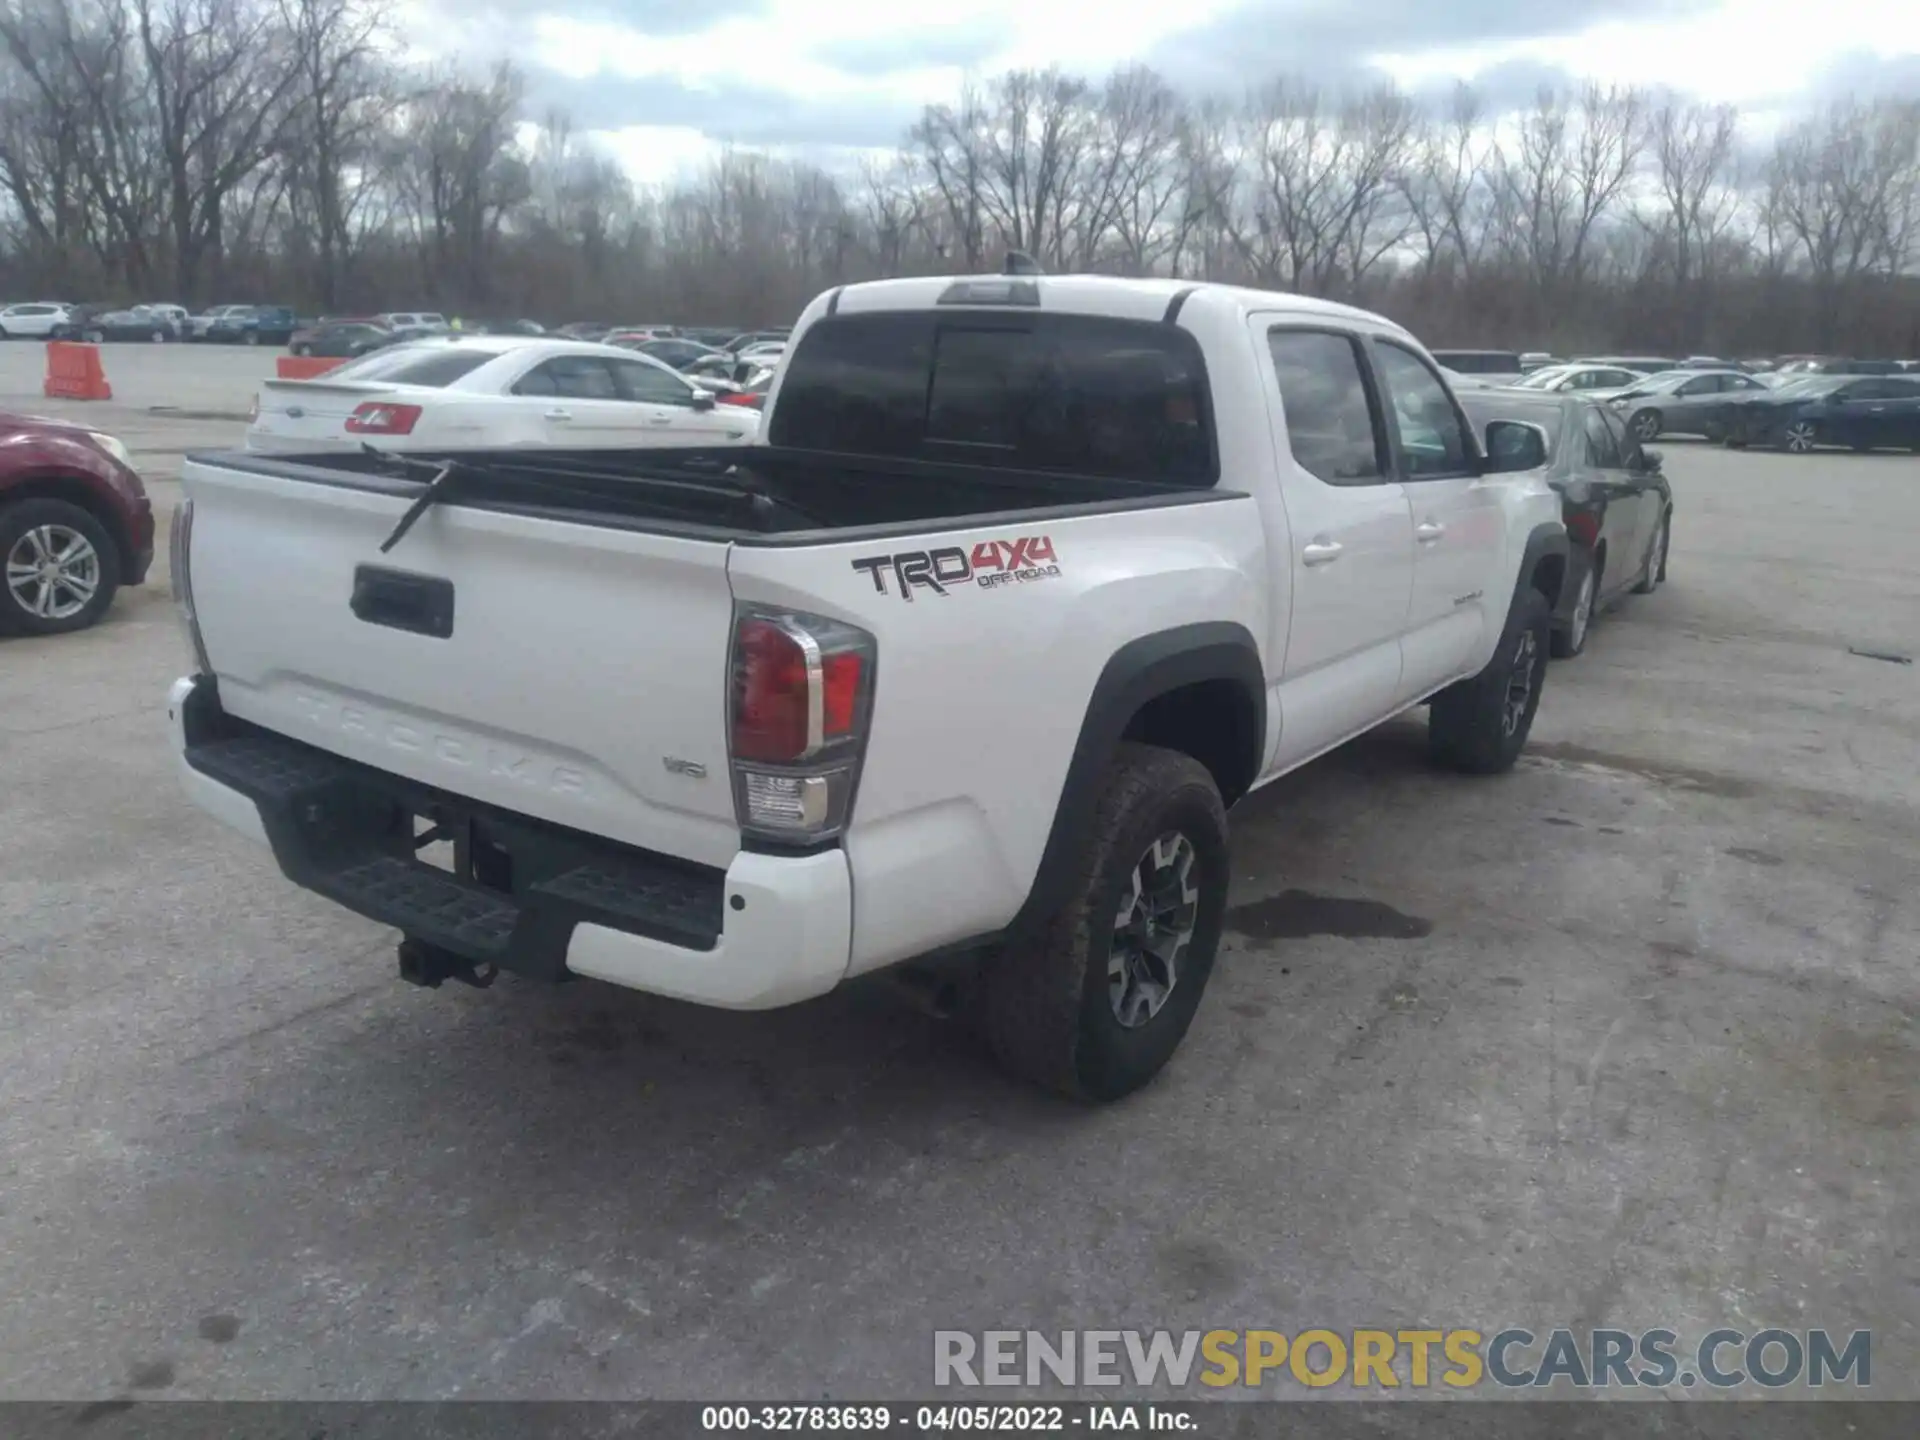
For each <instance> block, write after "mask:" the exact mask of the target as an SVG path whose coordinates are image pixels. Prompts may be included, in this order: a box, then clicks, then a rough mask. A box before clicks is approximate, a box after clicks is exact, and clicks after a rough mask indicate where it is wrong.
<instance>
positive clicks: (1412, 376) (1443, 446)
mask: <svg viewBox="0 0 1920 1440" xmlns="http://www.w3.org/2000/svg"><path fill="white" fill-rule="evenodd" d="M1374 354H1375V355H1376V356H1378V357H1379V364H1380V377H1381V379H1382V380H1383V381H1384V382H1385V383H1386V387H1387V396H1388V398H1389V399H1390V400H1391V401H1392V404H1393V414H1394V419H1395V421H1396V422H1397V423H1398V425H1399V427H1400V453H1401V457H1402V460H1403V463H1404V464H1405V465H1406V473H1407V478H1408V479H1409V480H1422V479H1434V478H1437V477H1440V476H1447V475H1465V474H1469V473H1471V471H1472V469H1473V462H1472V456H1473V454H1474V449H1473V447H1472V446H1471V445H1469V444H1468V442H1467V432H1466V427H1465V426H1463V425H1462V424H1461V423H1460V414H1459V412H1458V411H1457V410H1455V409H1454V408H1453V400H1452V398H1451V397H1450V396H1449V395H1448V393H1447V387H1446V386H1444V385H1442V384H1441V383H1440V377H1439V376H1438V375H1435V374H1434V373H1433V371H1432V370H1431V369H1429V368H1428V367H1427V363H1426V361H1424V360H1422V359H1421V358H1420V357H1419V356H1417V355H1415V354H1414V353H1413V352H1412V351H1411V350H1404V349H1402V348H1401V347H1400V346H1398V345H1395V344H1392V343H1390V342H1387V341H1382V342H1380V343H1379V344H1377V345H1376V346H1375V347H1374Z"/></svg>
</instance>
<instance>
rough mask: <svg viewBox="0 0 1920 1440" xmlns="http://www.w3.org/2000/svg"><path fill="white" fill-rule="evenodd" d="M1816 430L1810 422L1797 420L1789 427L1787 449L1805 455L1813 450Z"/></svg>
mask: <svg viewBox="0 0 1920 1440" xmlns="http://www.w3.org/2000/svg"><path fill="white" fill-rule="evenodd" d="M1813 441H1814V428H1813V422H1812V421H1810V420H1796V421H1794V422H1793V424H1791V425H1789V426H1788V427H1787V449H1788V450H1790V451H1792V452H1793V453H1794V454H1795V455H1804V454H1806V453H1807V452H1808V451H1809V450H1811V449H1813Z"/></svg>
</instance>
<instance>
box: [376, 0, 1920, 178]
mask: <svg viewBox="0 0 1920 1440" xmlns="http://www.w3.org/2000/svg"><path fill="white" fill-rule="evenodd" d="M923 14H924V15H928V16H931V15H935V14H937V15H939V16H940V17H941V18H938V19H932V18H921V19H916V18H911V9H910V7H907V6H903V5H900V4H898V3H889V4H877V3H874V0H839V3H837V4H836V3H833V0H414V4H413V5H412V7H411V8H410V9H409V10H408V11H407V12H406V16H407V19H406V24H405V38H406V40H407V43H408V48H409V49H410V50H412V51H413V52H415V53H416V54H417V55H420V56H422V57H428V56H443V57H449V58H451V57H453V56H455V55H457V56H458V57H459V58H460V59H462V60H463V61H466V62H470V63H479V62H483V61H486V60H488V59H491V58H494V57H497V56H502V55H506V56H511V57H513V58H514V59H515V60H516V61H518V62H519V63H520V64H521V65H522V66H524V67H525V69H526V70H527V73H528V75H529V77H530V80H531V82H532V86H533V98H534V103H535V106H536V107H537V108H538V107H542V106H544V105H546V104H549V103H551V104H554V105H558V106H560V107H562V108H564V109H566V110H567V111H568V112H570V113H571V114H572V116H573V117H574V121H575V123H576V125H577V126H578V127H579V128H580V129H583V130H586V131H588V132H590V133H592V134H594V136H595V137H596V138H597V139H598V140H600V141H601V143H603V144H605V145H606V146H607V147H608V148H609V149H610V150H611V151H612V152H613V153H615V154H616V155H618V156H619V157H620V158H621V159H622V160H623V161H624V162H625V163H626V164H627V166H628V167H629V168H630V169H631V170H632V171H633V172H634V174H635V176H636V178H638V179H641V180H661V179H667V178H670V177H672V176H673V175H674V174H676V173H678V172H679V171H681V170H682V169H683V168H685V167H687V166H689V165H691V164H695V163H697V162H698V161H700V160H701V159H703V158H705V156H706V155H707V154H709V153H711V151H712V150H713V149H714V148H715V147H717V146H718V145H721V144H724V143H728V142H731V143H734V144H738V145H747V146H755V147H763V146H764V147H774V148H778V149H781V150H784V151H789V152H792V153H799V154H806V155H810V156H816V157H825V158H831V157H832V155H833V154H834V153H836V152H839V153H841V154H857V153H858V152H859V151H861V150H866V149H874V150H878V149H883V148H886V147H890V146H892V145H894V144H895V143H896V142H897V141H898V140H899V138H900V135H901V132H902V131H903V130H904V129H905V128H906V126H907V125H908V124H909V123H911V121H912V120H913V118H914V117H915V116H916V115H917V114H918V113H919V110H920V108H921V106H923V105H925V104H927V103H929V102H934V101H942V100H948V99H951V98H952V97H953V96H954V95H955V94H956V93H957V92H958V90H959V89H960V87H961V85H962V84H963V83H964V81H965V80H966V79H967V78H968V77H989V76H992V75H994V74H996V73H998V72H999V71H1002V70H1005V69H1008V68H1010V67H1013V66H1027V65H1031V66H1041V67H1044V66H1047V65H1053V64H1058V65H1060V66H1062V67H1063V68H1066V69H1069V70H1071V71H1074V72H1075V73H1079V74H1084V75H1088V76H1098V75H1102V74H1105V73H1107V72H1108V71H1110V70H1112V69H1113V68H1115V67H1116V66H1119V65H1123V64H1127V63H1131V62H1134V61H1143V62H1145V63H1147V64H1149V65H1152V66H1154V67H1155V68H1156V69H1158V70H1160V71H1161V72H1162V73H1163V74H1165V75H1166V76H1168V77H1169V78H1170V79H1171V80H1173V81H1174V82H1175V83H1176V84H1178V85H1180V86H1182V87H1183V88H1186V89H1189V90H1192V91H1202V90H1217V91H1224V92H1228V93H1238V92H1239V91H1241V90H1242V89H1244V88H1245V87H1246V86H1248V85H1250V84H1254V83H1258V82H1260V81H1262V80H1265V79H1269V78H1271V77H1273V76H1275V75H1278V74H1282V73H1285V74H1292V75H1304V76H1309V77H1314V78H1318V79H1321V80H1324V81H1327V82H1332V83H1338V82H1341V81H1345V80H1349V79H1353V78H1357V77H1362V76H1366V75H1369V74H1371V75H1387V76H1391V77H1392V78H1394V79H1395V80H1397V81H1399V82H1400V83H1401V84H1403V85H1405V86H1407V87H1408V88H1411V89H1415V90H1425V89H1428V88H1435V89H1439V88H1444V87H1446V86H1448V85H1450V84H1451V83H1452V82H1453V80H1454V79H1456V78H1463V79H1469V80H1473V81H1474V82H1475V83H1476V84H1477V85H1479V86H1480V87H1482V88H1483V89H1484V90H1485V91H1487V92H1488V94H1489V95H1490V96H1492V97H1493V98H1494V99H1495V100H1496V101H1498V102H1502V103H1519V102H1520V101H1521V100H1523V99H1524V98H1525V97H1528V96H1530V95H1531V94H1532V93H1533V91H1534V89H1535V88H1536V87H1537V86H1538V85H1539V84H1540V83H1541V82H1543V81H1551V80H1556V79H1565V78H1568V77H1573V76H1578V77H1588V76H1591V77H1595V78H1598V79H1601V80H1605V81H1623V82H1633V83H1638V84H1647V85H1665V86H1672V87H1673V88H1675V89H1676V90H1680V91H1683V92H1687V93H1691V94H1695V95H1698V96H1700V97H1701V98H1703V99H1707V100H1713V101H1732V102H1737V103H1739V104H1740V105H1742V106H1743V107H1745V108H1746V109H1747V110H1749V111H1750V112H1753V113H1754V114H1755V116H1756V118H1757V119H1759V120H1760V121H1761V123H1763V124H1765V123H1772V122H1775V121H1777V120H1778V119H1780V118H1782V117H1784V116H1788V115H1791V114H1792V113H1794V112H1796V111H1799V110H1803V109H1805V108H1807V107H1808V106H1811V105H1817V104H1819V103H1822V102H1823V101H1824V100H1827V99H1831V98H1834V97H1836V96H1841V95H1860V94H1868V93H1898V94H1905V95H1910V96H1913V97H1915V98H1920V0H1180V3H1177V4H1169V3H1167V0H945V3H944V4H941V5H938V6H929V7H928V9H927V10H926V11H925V12H923Z"/></svg>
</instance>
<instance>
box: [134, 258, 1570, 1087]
mask: <svg viewBox="0 0 1920 1440" xmlns="http://www.w3.org/2000/svg"><path fill="white" fill-rule="evenodd" d="M1544 454H1545V437H1544V435H1543V434H1542V433H1541V432H1539V431H1538V430H1536V429H1534V428H1533V427H1530V426H1526V425H1521V424H1517V423H1511V422H1495V423H1494V425H1492V426H1491V427H1489V434H1488V435H1487V436H1486V437H1485V438H1484V440H1483V439H1482V437H1480V436H1477V435H1476V434H1475V433H1474V430H1473V427H1472V426H1471V425H1470V424H1469V423H1468V421H1467V420H1466V418H1465V416H1464V414H1463V412H1462V410H1461V407H1460V406H1459V404H1458V403H1457V401H1456V400H1455V398H1454V396H1453V394H1452V393H1451V392H1450V391H1449V390H1448V388H1447V386H1446V384H1445V383H1444V382H1443V381H1442V379H1441V378H1440V377H1439V375H1438V374H1437V373H1436V369H1435V366H1434V365H1433V362H1432V360H1431V359H1430V358H1429V356H1428V355H1427V354H1426V352H1425V351H1424V350H1423V349H1422V348H1421V347H1420V345H1419V344H1418V343H1417V342H1415V341H1414V339H1413V338H1412V337H1411V336H1409V335H1408V334H1407V333H1406V332H1405V331H1404V330H1401V329H1400V328H1399V327H1397V326H1395V325H1393V324H1391V323H1390V322H1388V321H1386V320H1383V319H1381V318H1379V317H1378V316H1375V315H1370V314H1366V313H1364V312H1361V311H1358V310H1353V309H1348V308H1345V307H1342V306H1338V305H1332V304H1327V303H1322V302H1317V301H1313V300H1307V299H1301V298H1299V297H1296V296H1291V295H1282V294H1269V293H1263V292H1258V291H1251V290H1240V289H1232V288H1227V287H1222V286H1214V285H1192V284H1183V283H1179V282H1175V281H1163V280H1117V279H1103V278H1095V277H1068V276H1062V277H1046V276H1026V275H1021V276H1008V277H1001V278H985V277H983V278H977V279H959V280H954V279H940V278H933V279H909V280H892V281H882V282H876V283H872V284H864V285H849V286H846V287H843V288H841V289H837V290H834V291H832V292H831V293H829V294H826V295H823V296H821V297H820V298H819V299H817V300H816V301H814V303H813V304H812V305H810V306H809V307H808V309H807V311H806V313H805V314H804V315H803V316H802V317H801V321H800V324H799V326H798V327H797V330H796V338H795V342H794V345H793V348H792V349H791V351H790V352H789V354H788V356H787V359H786V361H785V365H784V368H783V370H782V371H781V373H780V375H779V378H778V379H777V380H776V382H775V385H774V388H773V392H772V395H771V396H770V398H769V402H768V407H767V417H766V423H765V425H764V426H763V428H762V431H761V440H760V442H759V443H757V444H756V445H754V446H752V447H749V448H746V449H734V450H730V451H709V452H692V451H687V452H668V451H659V450H654V451H647V452H633V453H609V452H605V451H602V452H597V453H593V454H588V453H584V452H538V453H535V452H528V451H513V452H507V451H495V452H485V453H467V454H461V455H454V456H432V457H426V460H427V463H425V464H423V463H422V457H413V458H411V459H409V460H404V461H403V460H396V459H394V458H393V457H390V456H387V457H383V456H377V455H365V456H354V455H344V456H342V455H332V456H316V457H311V458H301V457H295V456H267V455H254V454H247V455H238V454H219V455H199V456H195V457H193V458H191V459H190V460H189V461H188V463H187V464H186V467H185V470H184V476H183V478H184V486H185V495H186V498H185V500H184V501H183V502H182V506H181V510H180V513H179V514H178V515H177V516H176V519H175V524H174V532H173V534H174V557H173V568H174V576H175V585H176V594H177V596H178V598H179V601H180V604H181V610H182V615H183V618H184V619H185V621H186V624H187V627H188V632H189V635H190V637H191V641H192V645H193V651H194V655H195V659H196V662H197V671H196V673H195V674H193V675H192V676H190V677H187V678H184V679H182V680H180V681H178V682H177V683H176V684H175V685H174V687H173V690H172V693H171V695H170V697H169V713H170V716H171V721H172V735H173V743H174V744H175V746H176V747H177V748H178V751H179V756H180V775H181V777H182V780H183V781H184V783H185V786H186V788H187V790H188V792H189V794H190V795H191V796H192V797H193V798H194V800H196V801H197V802H198V803H199V804H200V805H202V806H203V807H205V808H206V809H207V810H208V811H210V812H211V813H212V814H213V815H215V816H217V817H218V818H219V819H221V820H223V821H225V822H226V823H228V824H230V825H232V826H233V827H235V828H236V829H239V830H241V831H243V832H245V833H247V834H249V835H251V836H253V837H255V838H257V839H259V840H261V841H264V842H265V843H266V844H268V845H269V846H271V848H272V851H273V854H274V857H275V859H276V860H277V862H278V863H279V865H280V867H281V869H282V870H283V871H284V872H285V873H286V874H287V876H288V877H290V878H291V879H292V880H294V881H295V882H297V883H299V884H301V885H305V886H308V887H310V888H311V889H313V890H315V891H318V892H319V893H321V894H322V895H326V896H329V897H331V898H332V899H334V900H336V901H338V902H339V903H340V904H342V905H344V906H346V907H348V908H349V909H352V910H355V911H358V912H359V913H361V914H363V915H367V916H371V917H373V918H374V919H377V920H380V921H383V922H385V923H387V924H390V925H392V926H394V927H396V928H397V929H398V930H400V931H401V932H403V935H404V939H403V940H402V941H401V944H400V969H401V973H402V975H403V976H404V977H405V978H407V979H410V980H413V981H415V982H416V983H423V984H438V983H440V982H441V981H442V980H445V979H449V978H452V979H459V980H465V981H468V982H469V983H486V982H489V981H490V980H491V978H492V977H493V975H494V974H496V973H497V972H498V971H499V970H501V969H505V970H510V971H515V972H519V973H520V974H522V975H526V976H532V977H539V978H546V979H562V978H570V977H575V976H588V977H592V978H594V979H598V980H603V981H608V982H611V983H613V984H616V985H623V986H629V987H632V988H634V989H638V990H643V991H650V992H655V993H658V994H662V995H669V996H675V997H679V998H681V999H684V1000H690V1001H695V1002H699V1003H703V1004H708V1005H716V1006H727V1007H735V1008H743V1009H751V1008H762V1007H771V1006H778V1005H787V1004H792V1003H794V1002H796V1001H801V1000H806V999H808V998H810V997H812V996H817V995H820V994H823V993H825V992H826V991H829V990H831V989H833V988H834V987H835V986H837V985H839V984H841V983H842V982H843V981H846V980H849V979H851V978H852V977H854V976H859V975H863V974H867V973H869V972H875V971H881V970H885V969H889V968H891V967H906V968H905V971H904V973H905V974H907V975H910V976H916V977H922V984H923V986H924V985H925V984H928V983H931V984H934V985H936V986H937V988H938V989H939V991H940V993H942V994H946V993H949V986H950V980H949V978H948V977H949V976H950V975H951V974H954V973H959V970H960V968H961V967H964V972H965V973H966V974H967V976H968V977H969V979H970V982H971V983H970V984H969V986H968V988H967V991H966V994H967V999H968V1008H969V1010H970V1011H971V1012H972V1013H973V1014H975V1015H976V1016H977V1017H978V1020H979V1023H980V1024H981V1026H982V1028H983V1030H984V1033H985V1034H986V1036H987V1039H988V1041H989V1043H990V1045H991V1047H992V1048H993V1050H994V1051H995V1053H996V1054H997V1055H998V1056H999V1057H1000V1058H1001V1060H1002V1061H1003V1062H1004V1063H1005V1064H1007V1065H1008V1066H1009V1067H1010V1068H1012V1069H1013V1070H1015V1071H1016V1072H1018V1073H1020V1074H1022V1075H1025V1076H1027V1077H1029V1078H1031V1079H1033V1080H1035V1081H1037V1082H1039V1083H1041V1084H1044V1085H1048V1086H1051V1087H1053V1088H1056V1089H1058V1090H1061V1091H1064V1092H1067V1093H1069V1094H1074V1095H1078V1096H1082V1097H1086V1098H1091V1099H1099V1100H1105V1099H1112V1098H1115V1097H1117V1096H1120V1095H1123V1094H1125V1093H1126V1092H1128V1091H1130V1090H1132V1089H1133V1088H1135V1087H1136V1086H1138V1085H1140V1084H1142V1083H1143V1082H1145V1081H1146V1080H1147V1079H1148V1078H1150V1077H1151V1076H1152V1075H1153V1074H1154V1073H1155V1072H1156V1071H1158V1070H1159V1068H1160V1067H1161V1066H1162V1065H1163V1064H1164V1063H1165V1062H1166V1061H1167V1059H1168V1057H1169V1056H1170V1055H1171V1054H1172V1053H1173V1051H1174V1049H1175V1047H1176V1046H1177V1045H1178V1044H1179V1042H1180V1039H1181V1037H1182V1036H1183V1034H1184V1033H1185V1031H1186V1029H1187V1026H1188V1023H1189V1022H1190V1021H1191V1019H1192V1018H1193V1015H1194V1011H1195V1009H1196V1007H1197V1006H1198V1004H1199V1001H1200V996H1201V992H1202V990H1203V989H1204V987H1205V985H1206V983H1207V978H1208V974H1209V971H1210V969H1211V967H1212V964H1213V960H1214V954H1215V950H1216V947H1217V946H1218V943H1219V939H1220V931H1221V924H1222V915H1223V911H1224V908H1225V903H1226V896H1227V883H1228V874H1229V866H1228V853H1227V846H1228V835H1227V824H1226V807H1227V806H1230V805H1232V804H1233V803H1234V802H1235V801H1236V800H1238V799H1239V798H1240V797H1241V796H1243V795H1245V794H1246V793H1247V792H1248V791H1250V790H1252V789H1254V788H1255V787H1257V786H1259V785H1262V784H1265V783H1266V782H1268V781H1270V780H1273V779H1274V778H1276V777H1277V776H1280V775H1283V774H1285V773H1286V772H1287V771H1289V770H1292V769H1293V768H1295V767H1296V766H1299V765H1303V764H1305V763H1306V762H1308V761H1309V760H1312V759H1313V758H1314V757H1315V756H1317V755H1320V754H1321V753H1323V752H1324V751H1326V750H1328V749H1331V748H1332V747H1334V746H1336V745H1338V744H1340V743H1341V742H1342V741H1344V740H1346V739H1347V738H1349V737H1350V736H1353V735H1355V734H1358V733H1359V732H1361V731H1364V730H1366V729H1368V728H1369V727H1371V726H1373V725H1377V724H1379V723H1380V722H1381V721H1383V720H1386V719H1388V718H1389V717H1391V716H1394V715H1397V714H1399V713H1401V712H1403V711H1406V710H1409V709H1411V708H1413V707H1416V706H1419V705H1421V704H1423V703H1424V704H1426V705H1427V706H1428V709H1429V722H1428V723H1429V727H1430V732H1431V737H1432V748H1433V751H1434V754H1435V756H1436V758H1437V759H1438V760H1439V761H1441V762H1442V763H1445V764H1447V765H1451V766H1454V767H1457V768H1460V769H1463V770H1468V771H1476V772H1482V773H1490V772H1495V771H1500V770H1503V769H1505V768H1507V767H1508V766H1510V765H1511V764H1512V763H1513V761H1514V759H1515V757H1516V756H1517V754H1518V753H1519V751H1520V749H1521V747H1522V746H1523V745H1524V744H1525V741H1526V737H1527V732H1528V729H1529V726H1530V725H1531V723H1532V720H1533V715H1534V711H1535V707H1536V706H1537V705H1538V704H1539V700H1540V692H1541V684H1542V679H1543V676H1544V673H1545V667H1546V658H1547V646H1548V629H1549V615H1550V611H1551V609H1552V607H1553V606H1554V605H1555V604H1556V603H1557V601H1558V600H1559V597H1560V591H1561V586H1562V581H1563V578H1564V576H1565V573H1566V564H1567V541H1566V538H1565V534H1564V531H1563V529H1562V526H1561V523H1560V512H1561V505H1560V500H1559V497H1558V496H1557V495H1556V494H1555V493H1554V492H1553V491H1552V490H1551V489H1550V488H1549V487H1548V486H1547V485H1546V484H1545V483H1544V481H1543V479H1542V477H1541V473H1540V471H1539V469H1538V467H1539V465H1540V464H1541V462H1542V461H1543V460H1544ZM1489 457H1492V458H1489ZM433 842H451V843H450V845H449V846H435V845H434V844H433ZM434 849H440V850H446V851H450V854H449V855H447V857H446V858H445V859H444V860H443V861H442V862H441V863H429V861H428V860H426V859H423V858H421V856H422V853H423V850H434ZM896 973H901V972H899V971H896Z"/></svg>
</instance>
